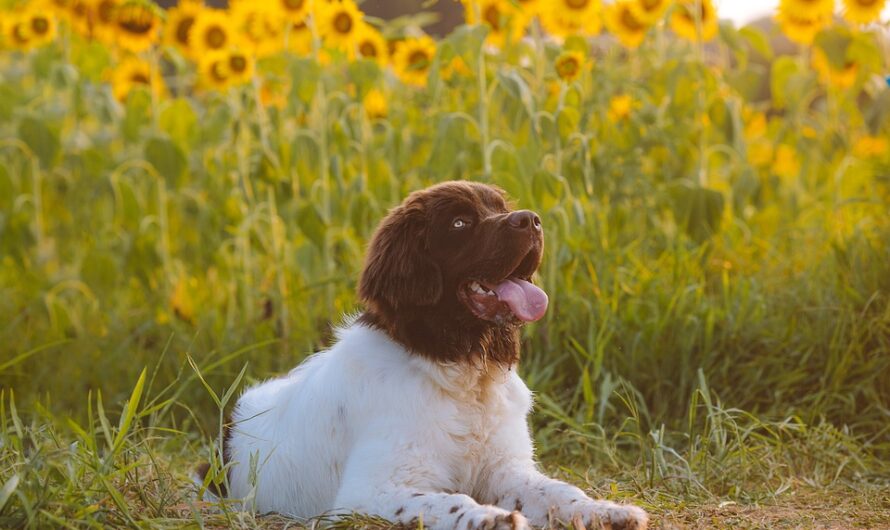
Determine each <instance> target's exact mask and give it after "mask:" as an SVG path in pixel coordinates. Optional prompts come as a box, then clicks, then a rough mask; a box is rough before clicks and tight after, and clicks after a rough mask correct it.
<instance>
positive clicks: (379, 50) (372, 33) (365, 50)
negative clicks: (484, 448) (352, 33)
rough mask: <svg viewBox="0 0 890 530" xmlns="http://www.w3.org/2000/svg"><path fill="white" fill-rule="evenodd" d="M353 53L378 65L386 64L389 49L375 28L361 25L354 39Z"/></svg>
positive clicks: (364, 24)
mask: <svg viewBox="0 0 890 530" xmlns="http://www.w3.org/2000/svg"><path fill="white" fill-rule="evenodd" d="M355 53H356V54H357V55H358V56H359V57H362V58H364V59H371V60H372V61H376V62H377V63H379V64H380V65H384V64H386V62H387V60H388V58H389V57H388V56H389V49H388V48H387V46H386V39H385V38H383V35H382V34H381V33H380V32H379V31H378V30H377V28H375V27H373V26H371V25H369V24H366V23H364V22H363V23H362V24H361V26H359V29H358V34H357V35H356V38H355Z"/></svg>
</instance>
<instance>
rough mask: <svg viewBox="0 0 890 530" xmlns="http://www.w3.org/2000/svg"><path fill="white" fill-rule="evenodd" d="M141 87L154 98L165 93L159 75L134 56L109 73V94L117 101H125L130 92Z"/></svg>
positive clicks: (155, 70) (146, 63)
mask: <svg viewBox="0 0 890 530" xmlns="http://www.w3.org/2000/svg"><path fill="white" fill-rule="evenodd" d="M137 87H143V88H145V89H146V90H148V91H149V92H151V93H153V94H154V95H155V96H163V95H164V94H165V93H166V91H165V88H164V81H163V80H162V79H161V75H160V73H159V72H158V71H157V69H156V68H153V67H152V66H151V65H150V64H149V63H148V62H146V61H144V60H142V59H139V58H137V57H134V56H130V57H127V58H126V59H124V60H123V61H121V62H120V63H119V64H118V65H117V66H116V67H115V68H114V70H113V71H112V72H111V92H112V94H114V97H115V99H117V100H118V101H121V102H123V101H126V99H127V96H128V95H129V94H130V92H131V91H132V90H133V89H134V88H137Z"/></svg>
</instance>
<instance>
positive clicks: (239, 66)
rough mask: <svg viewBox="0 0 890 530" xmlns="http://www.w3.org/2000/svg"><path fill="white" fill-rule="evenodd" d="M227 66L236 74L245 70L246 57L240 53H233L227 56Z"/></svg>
mask: <svg viewBox="0 0 890 530" xmlns="http://www.w3.org/2000/svg"><path fill="white" fill-rule="evenodd" d="M229 68H231V69H232V71H233V72H235V73H236V74H240V73H243V72H244V71H245V70H247V59H245V58H244V57H243V56H241V55H233V56H231V57H229Z"/></svg>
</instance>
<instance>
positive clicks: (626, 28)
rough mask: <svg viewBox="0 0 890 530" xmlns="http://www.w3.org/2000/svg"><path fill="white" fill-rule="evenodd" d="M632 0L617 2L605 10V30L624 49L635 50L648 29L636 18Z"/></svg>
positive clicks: (619, 0)
mask: <svg viewBox="0 0 890 530" xmlns="http://www.w3.org/2000/svg"><path fill="white" fill-rule="evenodd" d="M633 6H634V1H633V0H618V1H617V2H615V3H614V4H611V5H609V6H608V7H607V8H606V14H605V15H606V28H608V30H609V32H611V33H612V34H613V35H615V37H616V38H617V39H618V42H620V43H621V44H622V45H623V46H624V47H625V48H636V47H637V46H639V45H640V44H641V43H642V42H643V39H644V38H646V30H648V29H649V28H648V27H647V26H646V24H645V23H643V21H642V20H641V19H640V18H638V17H637V14H636V12H635V11H634V7H633Z"/></svg>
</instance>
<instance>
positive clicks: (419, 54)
mask: <svg viewBox="0 0 890 530" xmlns="http://www.w3.org/2000/svg"><path fill="white" fill-rule="evenodd" d="M435 55H436V41H434V40H433V39H431V38H430V37H427V36H426V35H424V36H423V37H419V38H408V39H405V40H404V41H402V42H401V43H399V45H398V46H397V47H396V52H395V54H394V55H393V65H394V68H395V70H396V75H398V76H399V78H400V79H401V80H402V81H403V82H405V83H407V84H409V85H414V86H418V87H423V86H426V80H427V77H428V75H429V71H430V67H431V66H432V64H433V57H434V56H435Z"/></svg>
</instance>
